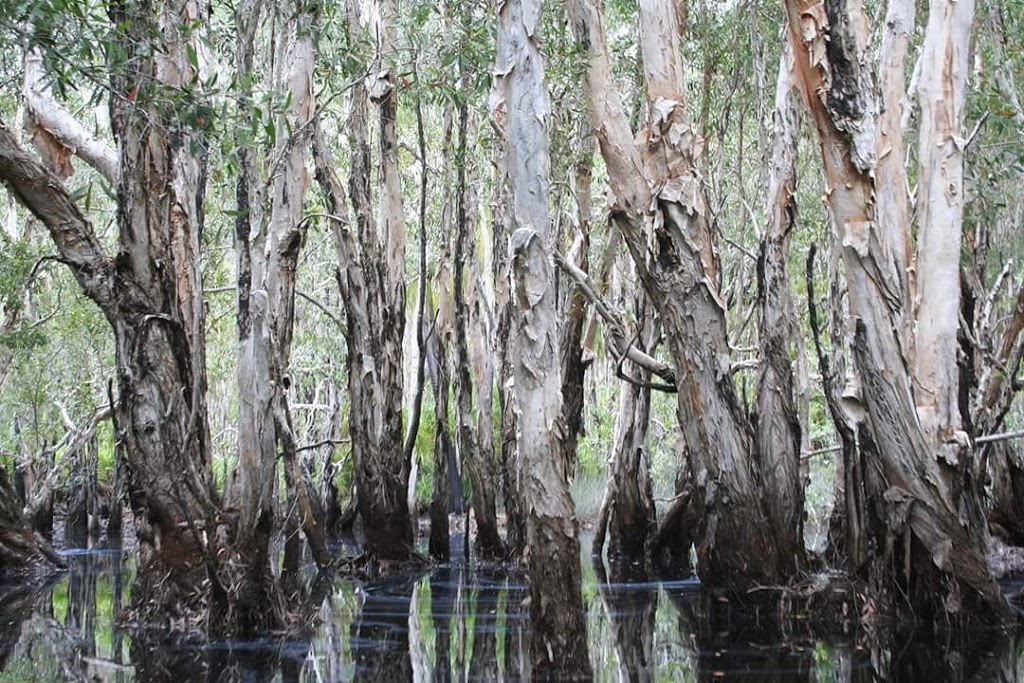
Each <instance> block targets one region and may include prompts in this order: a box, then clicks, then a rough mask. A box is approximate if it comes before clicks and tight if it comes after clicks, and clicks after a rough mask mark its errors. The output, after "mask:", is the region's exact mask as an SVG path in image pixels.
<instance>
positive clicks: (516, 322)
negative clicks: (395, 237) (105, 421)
mask: <svg viewBox="0 0 1024 683" xmlns="http://www.w3.org/2000/svg"><path fill="white" fill-rule="evenodd" d="M497 12H498V20H499V25H498V55H497V61H496V67H495V74H496V79H497V84H496V86H497V87H496V91H497V92H498V93H500V96H501V98H502V101H503V103H502V105H499V106H498V109H499V110H501V109H503V110H504V114H505V116H507V125H508V148H507V156H506V164H507V169H508V173H509V177H510V180H511V187H512V206H511V207H510V208H511V209H512V214H511V217H512V227H514V231H513V232H512V234H511V239H510V246H511V251H512V272H513V282H512V292H511V300H512V302H513V314H512V328H511V335H510V348H509V357H510V362H511V365H512V376H513V379H514V382H515V388H514V393H513V401H514V403H513V405H514V409H515V412H516V416H517V431H516V436H517V438H516V444H517V448H518V464H519V467H518V469H519V473H520V478H521V480H520V487H521V488H520V491H521V496H522V498H521V501H522V503H523V505H524V508H525V510H524V512H525V519H526V543H525V548H526V560H527V566H528V568H529V572H530V620H531V627H532V631H533V632H532V635H531V645H530V652H531V657H530V658H531V662H532V666H533V671H532V675H533V677H535V678H539V679H544V678H567V677H576V678H579V677H584V678H589V677H590V675H591V674H590V661H589V659H588V657H587V646H586V642H587V641H586V626H585V621H584V612H583V601H582V596H581V595H580V566H579V541H578V539H577V529H576V519H575V513H574V510H573V503H572V498H571V497H570V496H569V486H568V482H567V480H566V472H565V471H564V465H565V463H564V460H563V459H562V458H561V457H560V456H561V454H560V448H559V439H560V438H562V437H563V435H564V425H562V424H561V416H562V405H561V404H562V394H561V386H562V381H561V371H560V367H559V362H558V328H557V318H556V314H555V303H556V302H555V297H556V293H555V290H554V277H553V276H554V273H553V264H552V261H551V255H550V247H549V244H550V240H551V238H552V237H551V229H550V225H549V216H548V191H549V186H548V173H549V158H548V138H547V130H546V121H547V114H548V98H547V91H546V85H545V81H544V64H543V60H542V58H541V53H540V35H539V31H540V24H541V7H540V2H538V1H537V0H510V1H508V2H504V3H501V4H499V5H498V7H497Z"/></svg>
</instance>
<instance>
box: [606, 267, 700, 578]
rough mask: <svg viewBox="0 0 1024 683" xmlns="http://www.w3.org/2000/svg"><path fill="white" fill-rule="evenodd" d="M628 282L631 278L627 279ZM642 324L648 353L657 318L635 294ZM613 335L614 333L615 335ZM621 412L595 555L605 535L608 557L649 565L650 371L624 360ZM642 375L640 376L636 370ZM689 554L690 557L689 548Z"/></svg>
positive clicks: (652, 521)
mask: <svg viewBox="0 0 1024 683" xmlns="http://www.w3.org/2000/svg"><path fill="white" fill-rule="evenodd" d="M626 278H627V279H628V275H627V276H626ZM634 307H635V311H636V318H637V322H638V325H639V328H640V329H639V330H638V332H637V333H636V334H635V335H634V336H633V338H634V340H637V341H638V342H639V344H640V346H641V347H642V348H644V349H647V348H648V347H649V345H650V344H651V343H652V342H653V339H654V336H655V334H654V332H655V329H654V316H653V311H652V310H651V307H650V304H649V303H648V302H646V301H645V295H644V294H643V293H642V292H636V293H635V295H634ZM613 334H614V333H613ZM619 363H620V366H619V367H620V374H621V376H622V377H624V378H630V377H632V378H633V379H625V380H624V381H622V383H621V384H620V386H619V409H618V413H617V415H616V418H615V439H614V446H613V451H612V452H613V457H614V460H613V462H612V465H611V467H610V469H609V472H608V481H607V484H606V490H605V498H604V501H603V502H602V503H601V511H600V513H599V515H598V523H597V526H596V528H595V530H594V544H593V548H592V554H593V555H600V554H601V551H602V546H603V544H604V539H605V533H606V529H607V533H608V535H609V536H610V539H609V542H608V558H609V560H610V561H612V563H613V566H614V564H617V563H639V564H640V565H641V566H647V562H648V560H649V559H650V556H651V555H650V551H651V545H650V544H651V540H652V539H653V536H654V533H655V531H656V525H657V514H656V512H655V509H654V495H653V492H652V488H651V477H650V455H649V453H648V451H647V428H648V426H649V423H650V409H651V389H650V377H651V373H650V371H649V370H645V369H643V368H640V367H637V366H635V365H634V364H633V363H631V362H629V361H627V360H626V359H625V358H621V359H620V361H619ZM634 368H635V370H638V371H639V372H636V371H635V370H634ZM686 552H687V553H689V544H687V547H686Z"/></svg>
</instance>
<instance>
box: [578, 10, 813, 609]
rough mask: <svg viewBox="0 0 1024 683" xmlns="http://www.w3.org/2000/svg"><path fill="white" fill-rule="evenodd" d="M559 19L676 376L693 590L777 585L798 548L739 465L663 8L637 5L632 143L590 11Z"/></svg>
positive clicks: (691, 136)
mask: <svg viewBox="0 0 1024 683" xmlns="http://www.w3.org/2000/svg"><path fill="white" fill-rule="evenodd" d="M569 13H570V23H571V25H572V27H573V31H574V32H575V38H576V41H577V43H578V44H580V45H581V46H582V47H583V48H584V49H585V50H586V51H587V54H588V57H589V62H588V67H587V70H586V72H585V75H584V86H585V89H586V92H587V100H588V102H587V105H588V109H589V113H590V120H591V123H592V124H593V126H594V127H595V129H596V134H597V138H598V142H599V144H600V147H601V153H602V156H603V157H604V159H605V164H606V166H607V169H608V175H609V182H610V185H611V190H612V195H613V201H614V207H613V217H614V218H615V224H616V226H617V227H618V229H619V230H621V231H622V234H623V237H624V241H625V244H626V246H627V248H628V249H629V251H630V253H631V255H632V257H633V260H634V263H635V265H636V269H637V274H638V276H639V279H640V281H641V283H642V284H643V287H644V289H645V291H646V292H647V294H648V296H649V297H650V298H651V301H652V302H653V304H654V306H655V307H656V309H657V311H658V313H659V315H660V316H661V320H662V325H663V328H664V331H665V335H666V338H667V342H668V346H669V351H670V353H671V355H672V358H673V361H674V365H675V368H674V370H675V377H676V379H677V386H679V387H680V391H679V394H678V417H679V424H680V427H681V430H682V434H683V441H684V443H685V449H686V454H687V456H688V457H689V458H690V459H691V462H690V468H689V472H690V473H691V475H692V485H693V486H694V487H695V493H696V495H694V496H693V497H692V498H691V499H690V501H691V505H693V506H694V507H695V508H696V510H695V512H696V516H697V518H699V519H700V520H701V522H700V526H699V528H698V529H697V530H696V536H697V552H698V556H699V561H700V567H701V574H702V578H704V580H705V581H706V583H707V585H713V586H718V587H722V588H725V589H727V590H738V591H742V590H743V589H745V588H746V587H749V585H751V583H757V582H769V583H771V582H776V581H778V580H780V579H781V578H782V577H783V576H784V575H785V572H786V570H787V567H789V566H791V565H792V561H793V560H792V558H794V557H795V556H797V555H798V553H799V548H800V547H801V543H802V539H800V537H799V536H798V535H797V533H796V529H786V530H785V531H784V533H783V535H781V536H777V533H778V530H777V528H776V527H775V526H774V525H773V524H771V523H770V520H769V510H768V508H767V506H766V505H765V502H764V500H765V499H766V498H767V497H769V496H771V495H774V493H773V492H772V491H770V490H769V489H768V488H767V487H766V486H764V482H763V476H762V473H761V471H760V470H759V469H758V468H757V467H756V466H755V463H754V461H753V459H752V458H751V457H750V456H751V454H752V453H753V452H754V445H755V440H754V432H753V428H752V426H751V424H750V422H749V420H748V418H747V416H746V414H745V412H744V410H743V407H742V406H741V405H740V403H739V401H738V398H737V396H736V392H735V389H734V387H733V384H732V377H731V374H730V360H729V346H728V339H727V336H726V333H725V310H724V306H723V304H722V302H721V300H720V297H719V292H718V284H717V279H718V275H717V273H718V264H717V256H716V254H715V249H714V243H713V239H712V234H711V230H710V225H709V222H708V219H707V217H708V212H707V207H706V204H705V200H704V197H703V193H702V191H701V188H700V180H699V177H698V175H697V171H696V168H695V162H696V159H697V158H698V157H699V156H700V144H699V142H698V138H697V135H696V133H695V132H694V131H693V129H692V127H691V125H690V122H689V117H688V115H687V113H686V103H685V98H684V94H683V81H682V60H681V58H680V56H679V50H678V41H677V22H676V9H675V6H674V3H671V2H666V1H657V2H655V1H653V0H652V1H650V2H642V3H641V4H640V12H639V16H640V29H641V30H640V35H641V40H640V43H641V51H642V54H643V60H644V75H645V83H646V87H647V98H648V119H647V121H646V124H645V126H644V128H643V130H641V132H640V134H639V135H638V136H637V137H638V141H637V142H634V140H633V135H632V132H631V130H630V127H629V124H628V122H627V120H626V117H625V113H624V110H623V107H622V103H621V99H620V98H619V96H618V95H617V93H616V89H615V86H614V82H613V79H612V71H611V63H610V57H609V53H608V48H607V43H606V38H605V31H604V26H603V23H604V22H603V19H602V16H601V14H600V11H599V9H598V8H597V7H596V5H595V4H593V3H592V2H590V1H589V0H572V1H571V2H569ZM683 517H684V515H681V514H680V515H679V518H680V519H681V518H683Z"/></svg>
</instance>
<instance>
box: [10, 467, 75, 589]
mask: <svg viewBox="0 0 1024 683" xmlns="http://www.w3.org/2000/svg"><path fill="white" fill-rule="evenodd" d="M63 566H64V561H63V560H62V559H61V558H60V556H59V555H57V554H56V553H55V552H54V551H53V548H51V547H50V544H49V542H48V541H47V540H46V539H45V538H43V536H42V535H41V534H38V533H36V531H35V530H34V529H33V528H32V527H31V526H30V525H29V523H28V520H26V519H25V518H24V516H23V515H22V512H21V503H20V501H19V500H18V496H17V494H16V493H15V491H14V487H13V486H11V483H10V481H9V480H8V478H7V470H6V469H4V468H0V579H4V580H11V579H16V578H21V577H24V576H26V575H29V574H33V573H46V572H52V571H54V570H55V569H58V568H61V567H63Z"/></svg>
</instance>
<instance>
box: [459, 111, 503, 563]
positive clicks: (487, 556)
mask: <svg viewBox="0 0 1024 683" xmlns="http://www.w3.org/2000/svg"><path fill="white" fill-rule="evenodd" d="M468 116H469V108H468V105H467V104H466V102H465V101H463V102H462V103H461V104H460V106H459V110H458V119H459V125H458V142H457V151H456V184H455V187H456V190H455V193H456V198H455V204H456V209H455V224H456V232H455V253H454V258H455V261H454V265H455V267H454V269H453V275H454V277H453V292H452V300H453V303H454V307H455V329H454V344H453V347H454V348H453V350H454V354H453V356H454V357H453V366H454V370H455V400H456V404H457V408H458V411H457V414H458V420H457V424H458V435H459V444H460V449H459V451H460V453H462V462H463V466H464V467H465V468H466V471H467V472H468V473H469V479H470V486H471V489H472V501H473V514H474V517H475V519H476V530H477V536H476V546H477V550H478V551H479V553H480V556H481V557H482V558H483V559H484V560H486V561H495V560H498V559H500V558H501V557H503V556H504V555H505V548H504V545H503V544H502V542H501V536H500V535H499V534H498V521H497V516H496V512H495V505H494V491H493V489H492V488H491V482H492V481H493V475H492V474H491V462H490V461H489V460H488V459H485V450H486V453H487V454H490V452H491V449H490V448H487V447H486V446H485V445H483V444H481V443H480V438H481V437H482V436H483V435H482V434H480V433H479V432H478V430H477V428H476V426H475V425H474V420H473V412H474V410H473V405H474V401H473V398H474V397H473V393H474V386H473V385H474V377H473V374H474V373H473V364H472V361H471V359H470V355H469V336H470V322H471V320H470V315H471V314H470V310H469V309H470V302H469V298H470V297H473V298H476V296H475V291H473V290H475V287H472V286H471V291H469V292H467V291H465V290H466V289H467V288H466V287H465V282H466V279H467V275H468V276H469V280H470V282H473V281H474V280H475V277H474V276H475V275H476V273H477V268H476V248H475V241H476V240H475V239H474V233H475V229H476V221H475V220H472V219H471V218H470V215H469V212H468V211H467V207H466V204H467V197H466V195H467V193H468V188H467V185H466V164H467V155H466V137H467V132H468V131H467V128H468V125H469V124H468ZM478 379H479V377H478ZM477 390H478V394H479V393H480V392H486V393H487V395H488V396H489V395H490V387H489V386H481V385H477ZM481 398H482V397H481V396H479V395H478V396H477V399H478V401H479V399H481ZM468 531H469V530H468V529H467V532H468Z"/></svg>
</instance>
